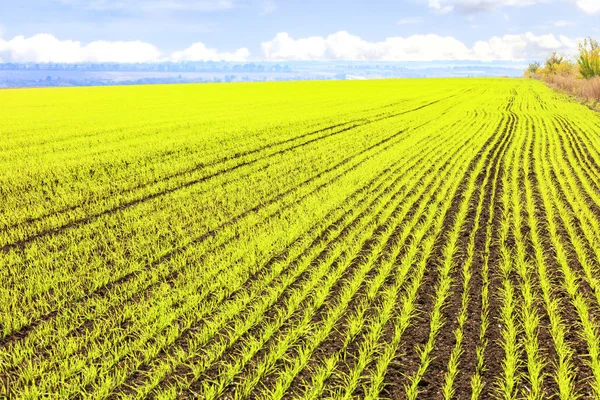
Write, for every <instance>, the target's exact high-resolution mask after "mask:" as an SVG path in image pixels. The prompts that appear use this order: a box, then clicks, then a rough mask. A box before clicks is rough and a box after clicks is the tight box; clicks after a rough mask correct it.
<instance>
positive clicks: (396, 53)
mask: <svg viewBox="0 0 600 400" xmlns="http://www.w3.org/2000/svg"><path fill="white" fill-rule="evenodd" d="M580 40H581V39H578V38H577V39H571V38H568V37H566V36H562V35H560V36H555V35H552V34H548V35H535V34H533V33H524V34H514V35H504V36H501V37H500V36H496V37H493V38H491V39H489V40H480V41H478V42H476V43H475V44H474V45H473V46H468V45H467V44H465V43H463V42H461V41H459V40H457V39H456V38H453V37H451V36H439V35H433V34H430V35H413V36H408V37H390V38H387V39H385V40H383V41H379V42H369V41H366V40H363V39H362V38H360V37H358V36H355V35H351V34H350V33H348V32H344V31H341V32H337V33H334V34H331V35H329V36H327V37H322V36H313V37H307V38H298V39H295V38H292V37H291V36H290V35H289V34H287V33H285V32H281V33H278V34H277V35H276V36H275V37H274V38H273V40H270V41H267V42H263V43H261V47H262V57H261V58H262V59H264V60H267V61H269V60H272V61H286V60H389V61H428V60H490V61H492V60H530V59H541V58H544V57H546V56H547V55H548V53H549V52H551V51H558V52H560V53H563V54H566V55H573V54H575V53H576V51H577V44H578V43H579V41H580ZM249 59H250V52H249V50H248V49H247V48H240V49H238V50H235V51H232V52H222V51H219V50H217V49H213V48H209V47H207V46H206V45H205V44H204V43H202V42H196V43H194V44H192V45H191V46H189V47H187V48H186V49H184V50H181V51H175V52H173V53H171V54H163V53H161V51H160V50H159V49H158V48H157V47H155V46H154V45H152V44H149V43H145V42H140V41H129V42H124V41H121V42H109V41H95V42H91V43H88V44H82V43H81V42H78V41H73V40H59V39H57V38H55V37H54V36H52V35H48V34H39V35H35V36H33V37H30V38H25V37H23V36H17V37H15V38H13V39H11V40H3V39H0V62H72V63H73V62H157V61H231V62H244V61H247V60H249Z"/></svg>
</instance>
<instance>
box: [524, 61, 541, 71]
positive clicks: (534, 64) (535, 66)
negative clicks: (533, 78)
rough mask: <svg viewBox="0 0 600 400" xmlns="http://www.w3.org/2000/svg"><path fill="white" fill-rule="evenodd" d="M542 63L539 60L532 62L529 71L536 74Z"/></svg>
mask: <svg viewBox="0 0 600 400" xmlns="http://www.w3.org/2000/svg"><path fill="white" fill-rule="evenodd" d="M541 66H542V65H541V64H540V63H539V62H537V61H536V62H532V63H531V64H529V66H528V67H527V72H529V73H531V74H535V73H536V72H537V70H538V69H540V67H541Z"/></svg>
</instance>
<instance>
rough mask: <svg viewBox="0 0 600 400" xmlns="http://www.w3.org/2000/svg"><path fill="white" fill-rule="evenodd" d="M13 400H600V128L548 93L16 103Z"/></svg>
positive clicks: (4, 141) (428, 89) (450, 82)
mask: <svg viewBox="0 0 600 400" xmlns="http://www.w3.org/2000/svg"><path fill="white" fill-rule="evenodd" d="M0 172H1V173H0V204H1V207H0V397H2V396H6V397H9V398H28V399H37V398H71V397H74V398H88V397H89V398H139V399H142V398H147V397H151V398H159V399H171V398H189V397H198V398H202V399H217V398H232V399H244V398H259V399H283V398H286V399H288V398H307V399H321V398H335V399H354V398H367V399H379V398H394V399H395V398H411V399H417V398H446V399H454V398H461V399H467V398H470V399H488V398H497V399H500V398H502V399H531V400H534V399H546V398H552V397H556V398H560V399H577V398H600V331H599V328H598V322H599V320H600V192H599V191H598V188H599V187H600V116H599V115H598V114H596V113H594V112H593V111H590V110H588V109H587V108H585V107H583V106H581V105H578V104H576V103H573V102H568V101H566V100H565V98H564V96H561V95H558V94H555V93H554V92H552V91H551V90H550V89H548V88H547V87H545V86H544V85H543V84H542V83H540V82H537V81H530V80H519V79H435V80H433V79H431V80H394V81H361V82H358V81H357V82H297V83H256V84H220V85H212V84H206V85H167V86H136V87H133V86H132V87H110V88H72V89H19V90H2V91H0Z"/></svg>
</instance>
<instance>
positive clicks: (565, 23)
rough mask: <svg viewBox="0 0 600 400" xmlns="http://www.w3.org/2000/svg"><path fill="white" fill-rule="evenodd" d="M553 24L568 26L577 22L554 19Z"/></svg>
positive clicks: (555, 25)
mask: <svg viewBox="0 0 600 400" xmlns="http://www.w3.org/2000/svg"><path fill="white" fill-rule="evenodd" d="M552 25H553V26H554V27H556V28H566V27H568V26H573V25H575V22H573V21H566V20H559V21H554V22H553V23H552Z"/></svg>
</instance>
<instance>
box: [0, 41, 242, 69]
mask: <svg viewBox="0 0 600 400" xmlns="http://www.w3.org/2000/svg"><path fill="white" fill-rule="evenodd" d="M249 56H250V53H249V51H248V49H246V48H242V49H239V50H237V51H235V52H233V53H229V52H219V51H217V50H215V49H210V48H208V47H206V46H205V45H204V44H203V43H201V42H197V43H194V44H192V45H191V46H189V47H188V48H186V49H185V50H182V51H176V52H174V53H172V54H171V55H170V56H163V54H162V53H161V52H160V50H159V49H158V48H156V47H155V46H154V45H152V44H149V43H145V42H140V41H130V42H122V41H121V42H109V41H104V40H99V41H95V42H91V43H88V44H85V45H84V44H82V43H81V42H78V41H73V40H59V39H57V38H55V37H54V36H52V35H48V34H39V35H35V36H32V37H30V38H26V37H24V36H17V37H15V38H13V39H11V40H3V39H1V38H0V62H58V63H60V62H66V63H76V62H121V63H140V62H156V61H169V60H170V61H244V60H246V59H247V58H248V57H249Z"/></svg>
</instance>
